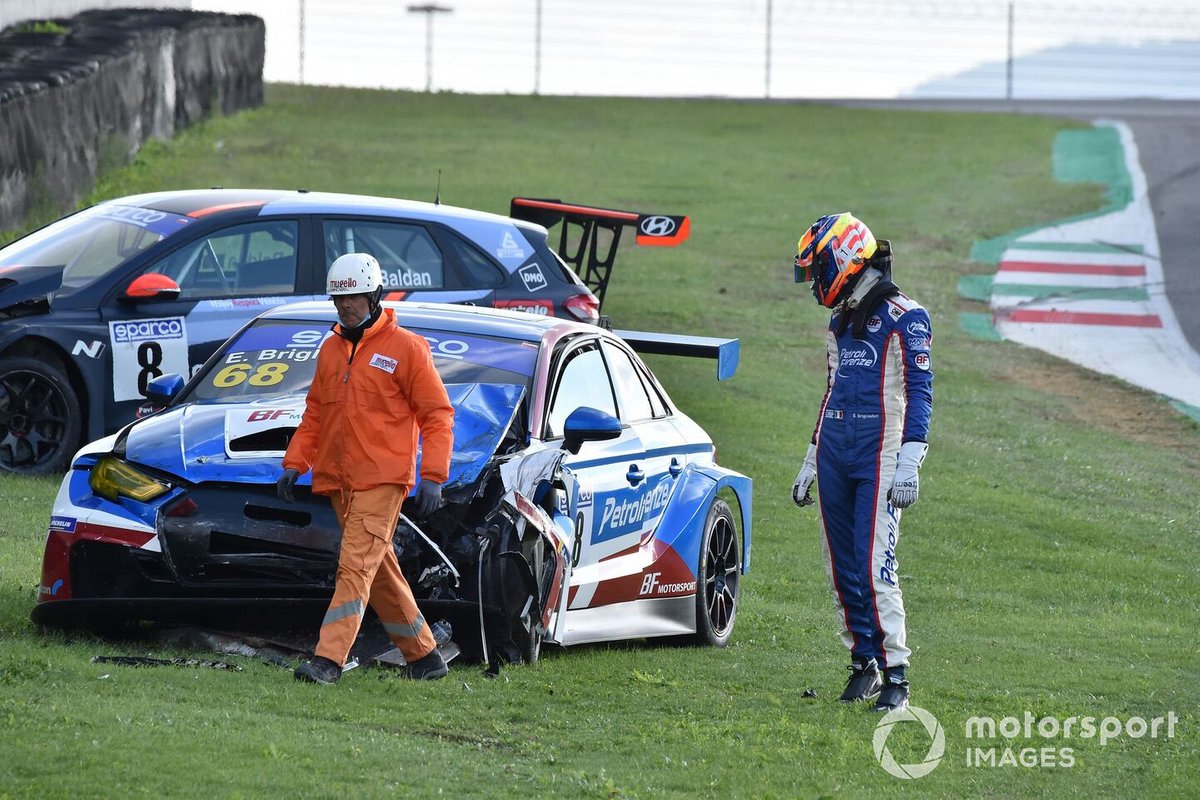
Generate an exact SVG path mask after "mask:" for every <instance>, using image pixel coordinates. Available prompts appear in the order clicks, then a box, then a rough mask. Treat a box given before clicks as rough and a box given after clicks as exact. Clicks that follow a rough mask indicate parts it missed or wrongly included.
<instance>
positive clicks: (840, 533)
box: [792, 213, 933, 711]
mask: <svg viewBox="0 0 1200 800" xmlns="http://www.w3.org/2000/svg"><path fill="white" fill-rule="evenodd" d="M795 279H796V282H797V283H804V282H811V283H812V293H813V296H814V297H815V298H816V300H817V302H818V303H820V304H821V305H823V306H825V307H826V308H829V309H832V315H831V317H830V320H829V329H828V332H827V333H826V337H825V342H826V349H827V351H828V375H827V383H826V390H825V397H824V399H823V400H822V401H821V408H820V412H819V414H818V415H817V425H816V429H815V430H814V431H813V435H812V439H811V440H810V443H809V446H808V452H807V453H806V454H805V456H804V463H803V465H802V466H801V468H800V472H799V474H797V475H796V481H795V483H794V484H793V485H792V500H793V501H794V502H795V503H796V505H798V506H802V507H803V506H806V505H808V504H810V503H812V502H813V500H812V496H811V494H810V491H809V490H810V488H811V487H812V485H813V481H814V480H815V481H816V483H817V487H818V498H819V499H818V507H819V509H820V520H821V529H822V533H823V537H824V541H823V550H824V553H825V560H826V566H827V569H828V573H829V578H830V583H831V585H832V587H833V598H834V605H835V607H836V609H837V612H838V616H839V618H840V622H841V638H842V642H843V643H844V644H845V645H846V647H848V648H849V649H850V655H851V662H852V663H851V665H850V668H849V669H850V677H849V679H848V680H847V681H846V688H845V691H844V692H842V696H841V698H840V699H841V700H842V702H847V703H850V702H856V701H869V700H871V699H872V698H876V697H877V699H876V702H875V705H874V709H875V710H876V711H891V710H893V709H899V708H903V707H905V706H906V705H907V704H908V696H909V683H908V680H907V677H906V674H905V670H906V668H907V667H908V660H909V654H910V651H909V648H908V646H907V644H906V643H905V626H904V602H903V600H902V599H901V596H900V581H899V561H898V560H897V558H896V545H897V542H898V541H899V539H900V516H901V510H902V509H905V508H908V507H909V506H911V505H912V504H913V503H915V502H916V501H917V495H918V491H919V487H920V484H919V480H918V470H919V469H920V467H921V463H922V462H923V461H924V460H925V452H926V450H927V449H928V444H927V436H928V434H929V422H930V417H931V414H932V409H933V372H932V369H931V364H930V356H929V346H930V340H931V338H932V329H931V326H930V321H929V314H928V313H927V312H926V310H925V309H924V308H923V307H922V306H921V305H920V304H919V303H917V302H916V301H914V300H913V299H912V298H910V297H908V296H907V295H905V294H903V293H902V292H901V291H900V289H899V288H897V286H896V284H894V283H893V282H892V248H891V243H890V242H888V241H887V240H886V239H883V240H879V241H876V239H875V237H874V236H873V235H872V234H871V231H870V229H868V228H867V226H866V225H864V224H863V223H862V222H861V221H860V220H858V219H856V218H855V217H854V216H852V215H851V214H849V213H839V214H827V215H825V216H823V217H821V218H820V219H818V220H817V221H816V222H814V223H813V224H812V225H811V226H809V228H808V229H807V230H805V232H804V235H803V236H801V237H800V241H799V242H798V243H797V253H796V259H795Z"/></svg>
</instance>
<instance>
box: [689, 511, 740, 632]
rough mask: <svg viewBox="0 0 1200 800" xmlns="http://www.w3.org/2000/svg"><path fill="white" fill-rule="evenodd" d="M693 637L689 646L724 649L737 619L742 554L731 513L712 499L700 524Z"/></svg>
mask: <svg viewBox="0 0 1200 800" xmlns="http://www.w3.org/2000/svg"><path fill="white" fill-rule="evenodd" d="M696 575H697V577H698V578H699V580H698V582H697V584H696V634H695V637H694V638H693V639H692V640H691V641H692V643H693V644H698V645H703V646H707V647H724V646H725V645H727V644H729V637H730V636H731V635H733V624H734V622H735V621H736V620H737V607H738V599H739V589H740V587H741V576H742V551H741V548H739V547H738V537H737V526H736V524H735V523H734V520H733V511H732V510H730V508H729V504H728V503H726V502H725V501H724V500H720V499H716V498H714V499H713V502H712V505H711V506H709V509H708V518H707V519H706V520H705V522H704V537H703V538H702V540H701V542H700V561H699V567H698V569H697V570H696Z"/></svg>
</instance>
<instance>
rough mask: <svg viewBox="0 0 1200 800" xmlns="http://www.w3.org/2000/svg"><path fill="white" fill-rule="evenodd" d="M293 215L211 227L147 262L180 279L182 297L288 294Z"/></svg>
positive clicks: (292, 279)
mask: <svg viewBox="0 0 1200 800" xmlns="http://www.w3.org/2000/svg"><path fill="white" fill-rule="evenodd" d="M298 227H299V226H298V225H297V223H296V221H295V220H271V221H264V222H252V223H249V224H246V225H237V226H235V227H232V228H225V229H222V230H219V231H215V232H213V233H211V234H209V235H208V236H205V237H204V238H203V239H199V240H197V241H195V242H192V243H191V244H188V245H185V246H184V247H181V248H180V249H178V250H176V251H175V252H173V253H171V254H170V255H169V256H167V257H166V258H164V259H162V260H161V261H158V262H157V263H155V264H154V265H153V266H151V267H150V268H149V269H148V270H146V271H147V272H157V273H161V274H163V275H166V276H167V277H169V278H171V279H172V280H174V281H175V283H177V284H179V298H180V299H181V300H187V299H199V298H202V297H256V296H261V295H289V294H294V293H295V291H296V239H297V232H298Z"/></svg>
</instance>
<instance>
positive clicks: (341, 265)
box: [325, 253, 383, 302]
mask: <svg viewBox="0 0 1200 800" xmlns="http://www.w3.org/2000/svg"><path fill="white" fill-rule="evenodd" d="M325 285H326V290H327V291H326V293H327V294H328V295H329V296H330V297H336V296H338V295H347V294H370V295H372V298H371V299H372V300H373V301H375V302H378V300H379V294H380V293H381V292H382V291H383V270H381V269H380V268H379V262H378V261H377V260H376V259H375V256H373V255H371V254H370V253H346V254H345V255H343V256H338V257H337V258H336V259H334V261H333V263H332V264H330V265H329V275H328V277H327V278H326V281H325Z"/></svg>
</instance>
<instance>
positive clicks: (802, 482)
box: [792, 444, 817, 508]
mask: <svg viewBox="0 0 1200 800" xmlns="http://www.w3.org/2000/svg"><path fill="white" fill-rule="evenodd" d="M816 478H817V446H816V445H815V444H810V445H809V446H808V452H807V453H805V454H804V464H803V465H801V467H800V471H799V472H797V473H796V482H795V483H793V484H792V502H793V503H795V504H796V505H798V506H800V507H801V508H804V507H805V506H811V505H812V504H813V498H812V495H811V494H809V493H808V490H809V489H811V488H812V485H813V481H814V480H816Z"/></svg>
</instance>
